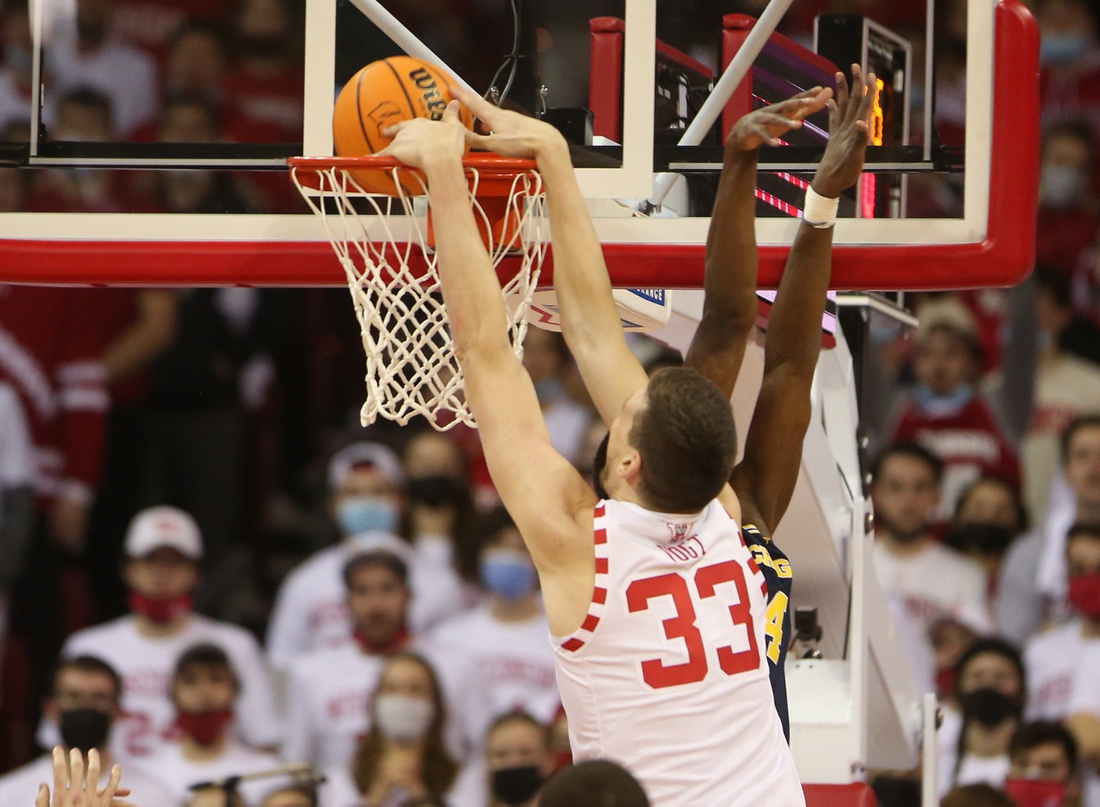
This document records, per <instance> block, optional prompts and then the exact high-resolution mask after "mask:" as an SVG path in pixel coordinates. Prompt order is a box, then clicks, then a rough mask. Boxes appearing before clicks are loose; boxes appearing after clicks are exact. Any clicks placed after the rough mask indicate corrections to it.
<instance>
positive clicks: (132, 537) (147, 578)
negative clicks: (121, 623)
mask: <svg viewBox="0 0 1100 807" xmlns="http://www.w3.org/2000/svg"><path fill="white" fill-rule="evenodd" d="M124 550H125V552H126V558H125V560H124V561H123V565H122V578H123V581H124V582H125V583H126V585H127V586H128V587H129V588H130V610H132V611H133V612H134V613H136V614H139V615H140V616H142V617H145V618H147V619H150V620H152V621H153V622H157V623H170V622H174V621H175V620H177V619H180V618H182V617H184V616H186V615H187V614H189V613H190V612H191V597H190V595H191V591H192V590H193V589H194V588H195V586H196V585H197V584H198V581H199V561H200V560H201V559H202V535H201V533H200V532H199V525H198V524H197V523H196V522H195V519H193V518H192V517H191V516H190V515H188V514H187V513H185V512H184V511H183V510H180V509H178V508H175V507H150V508H149V509H147V510H142V511H141V512H140V513H138V514H137V515H136V516H134V520H133V521H131V522H130V527H129V529H128V530H127V532H126V542H125V545H124Z"/></svg>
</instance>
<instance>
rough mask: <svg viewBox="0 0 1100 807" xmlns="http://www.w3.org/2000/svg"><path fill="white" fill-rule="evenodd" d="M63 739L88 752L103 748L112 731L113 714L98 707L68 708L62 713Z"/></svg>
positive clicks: (69, 745)
mask: <svg viewBox="0 0 1100 807" xmlns="http://www.w3.org/2000/svg"><path fill="white" fill-rule="evenodd" d="M60 728H61V740H62V742H64V743H65V745H67V746H68V747H69V748H79V749H80V750H81V751H82V752H83V753H85V754H87V753H88V752H89V751H91V750H92V749H93V748H102V747H103V746H104V745H105V744H106V742H107V735H108V734H109V733H110V731H111V716H110V715H109V714H107V713H106V712H101V711H99V710H98V709H66V710H65V711H64V712H62V713H61V726H60Z"/></svg>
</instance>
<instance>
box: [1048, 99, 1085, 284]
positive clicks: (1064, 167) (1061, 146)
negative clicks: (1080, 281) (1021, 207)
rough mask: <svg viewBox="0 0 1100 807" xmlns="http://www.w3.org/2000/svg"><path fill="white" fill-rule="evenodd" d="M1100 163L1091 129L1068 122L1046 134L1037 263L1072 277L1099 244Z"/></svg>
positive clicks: (1079, 123) (1081, 123)
mask: <svg viewBox="0 0 1100 807" xmlns="http://www.w3.org/2000/svg"><path fill="white" fill-rule="evenodd" d="M1095 162H1096V147H1095V139H1094V133H1093V129H1092V128H1091V127H1090V126H1089V124H1088V123H1085V122H1084V121H1080V120H1076V121H1066V122H1063V123H1059V124H1057V125H1055V126H1052V127H1050V128H1049V129H1047V131H1046V132H1044V133H1043V149H1042V169H1041V170H1042V173H1041V179H1040V182H1039V219H1038V224H1037V229H1036V244H1035V251H1036V259H1037V260H1038V262H1039V263H1040V264H1041V265H1043V266H1047V267H1049V268H1050V269H1053V270H1055V271H1057V272H1060V273H1061V274H1063V275H1065V276H1067V277H1069V276H1071V275H1072V274H1073V273H1074V271H1076V269H1077V267H1078V265H1079V264H1080V262H1081V254H1082V253H1083V252H1084V251H1085V250H1086V249H1088V248H1089V247H1090V246H1092V244H1093V241H1094V240H1095V238H1096V225H1097V219H1096V216H1097V205H1096V199H1095V198H1094V196H1093V194H1092V192H1091V184H1092V176H1093V173H1094V171H1095Z"/></svg>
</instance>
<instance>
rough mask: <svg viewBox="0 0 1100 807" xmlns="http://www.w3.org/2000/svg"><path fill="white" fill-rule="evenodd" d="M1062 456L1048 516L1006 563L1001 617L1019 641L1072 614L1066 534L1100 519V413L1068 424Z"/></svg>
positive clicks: (1014, 548) (999, 609)
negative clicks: (1067, 603)
mask: <svg viewBox="0 0 1100 807" xmlns="http://www.w3.org/2000/svg"><path fill="white" fill-rule="evenodd" d="M1061 459H1062V468H1061V472H1062V473H1061V475H1060V476H1056V477H1055V484H1054V485H1053V486H1052V488H1051V490H1052V498H1051V501H1050V505H1049V507H1048V510H1047V514H1046V517H1045V518H1044V519H1043V521H1042V522H1041V523H1039V524H1038V525H1037V526H1036V528H1035V529H1034V530H1032V532H1031V533H1029V534H1028V535H1027V536H1025V537H1024V538H1022V539H1020V540H1019V541H1017V542H1016V543H1015V544H1014V545H1013V546H1012V548H1011V549H1010V550H1009V552H1008V554H1007V555H1006V557H1005V561H1004V564H1003V566H1002V574H1001V586H1000V589H999V591H998V595H997V600H998V601H997V619H998V623H999V624H1000V629H1001V632H1002V633H1003V634H1004V635H1005V636H1007V637H1008V638H1010V639H1012V640H1013V641H1021V642H1022V641H1025V640H1026V639H1027V638H1028V637H1030V636H1032V635H1033V634H1035V633H1037V632H1038V631H1039V630H1040V629H1041V628H1042V626H1043V625H1044V624H1045V623H1047V622H1048V621H1050V620H1052V619H1055V620H1057V619H1061V618H1064V616H1065V615H1066V612H1067V606H1066V604H1065V603H1066V593H1067V592H1066V587H1067V576H1066V535H1067V533H1068V532H1069V529H1070V528H1071V527H1072V526H1073V525H1074V524H1075V523H1088V524H1094V523H1100V416H1097V415H1085V416H1082V417H1079V418H1077V419H1075V420H1074V421H1073V422H1072V423H1070V425H1069V426H1068V427H1066V430H1065V431H1064V432H1063V433H1062V440H1061ZM1063 479H1064V482H1063Z"/></svg>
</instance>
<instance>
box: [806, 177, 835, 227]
mask: <svg viewBox="0 0 1100 807" xmlns="http://www.w3.org/2000/svg"><path fill="white" fill-rule="evenodd" d="M839 207H840V197H839V196H838V197H837V198H836V199H830V198H828V197H826V196H822V195H821V194H820V193H818V192H817V191H815V190H814V189H813V188H812V187H811V188H806V205H805V207H804V208H803V210H802V220H803V221H805V222H806V223H807V224H809V225H810V226H811V227H814V228H815V229H818V230H828V229H829V228H830V227H832V226H833V225H835V224H836V212H837V209H838V208H839Z"/></svg>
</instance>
